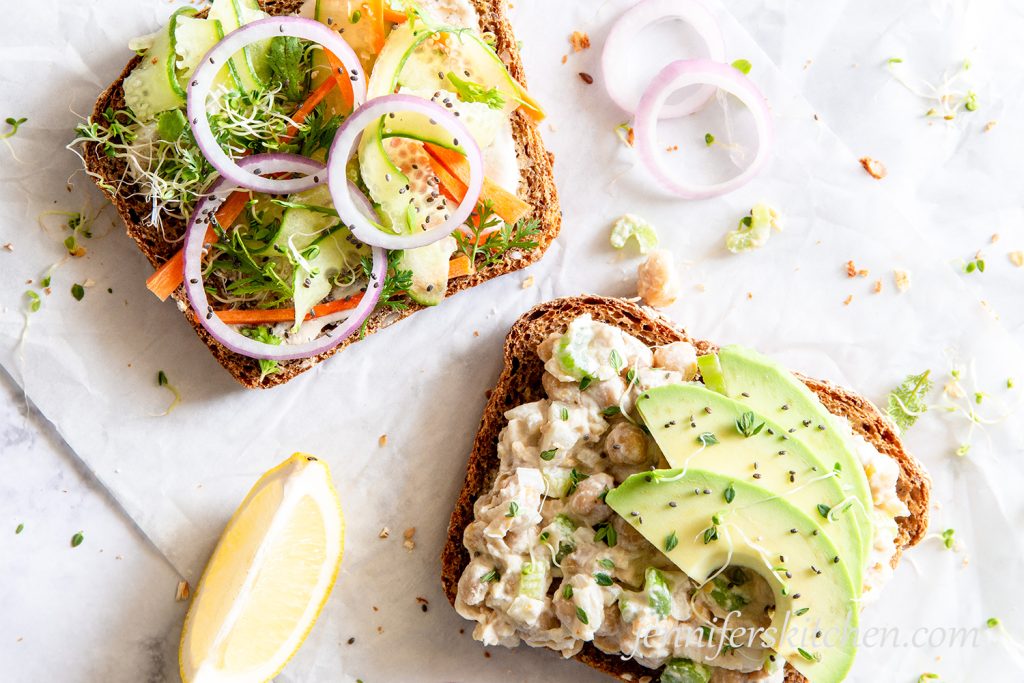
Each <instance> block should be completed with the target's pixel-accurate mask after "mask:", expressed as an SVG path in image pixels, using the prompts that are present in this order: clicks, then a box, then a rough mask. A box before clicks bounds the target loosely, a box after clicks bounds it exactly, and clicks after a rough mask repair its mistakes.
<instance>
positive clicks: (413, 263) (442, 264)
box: [397, 236, 456, 306]
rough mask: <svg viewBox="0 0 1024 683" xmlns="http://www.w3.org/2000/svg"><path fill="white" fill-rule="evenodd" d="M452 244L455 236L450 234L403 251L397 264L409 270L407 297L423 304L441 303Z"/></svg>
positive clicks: (445, 286) (453, 246)
mask: <svg viewBox="0 0 1024 683" xmlns="http://www.w3.org/2000/svg"><path fill="white" fill-rule="evenodd" d="M455 248H456V244H455V238H454V237H451V236H449V237H445V238H444V239H442V240H438V241H437V242H434V243H432V244H428V245H427V246H425V247H418V248H416V249H406V250H405V251H403V252H402V255H401V256H400V257H399V259H398V266H397V268H398V270H408V271H411V272H412V286H411V287H409V298H410V299H412V300H413V301H415V302H416V303H418V304H423V305H424V306H436V305H437V304H439V303H441V300H442V299H444V295H445V292H446V291H447V290H448V261H449V260H451V257H452V254H453V253H455Z"/></svg>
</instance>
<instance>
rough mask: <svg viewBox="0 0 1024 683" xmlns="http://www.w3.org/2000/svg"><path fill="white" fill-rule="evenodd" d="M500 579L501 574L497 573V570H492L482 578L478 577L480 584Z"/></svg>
mask: <svg viewBox="0 0 1024 683" xmlns="http://www.w3.org/2000/svg"><path fill="white" fill-rule="evenodd" d="M500 578H501V574H499V573H498V570H497V569H492V570H491V571H489V572H487V573H486V574H484V575H483V576H481V577H480V583H491V582H492V581H497V580H498V579H500Z"/></svg>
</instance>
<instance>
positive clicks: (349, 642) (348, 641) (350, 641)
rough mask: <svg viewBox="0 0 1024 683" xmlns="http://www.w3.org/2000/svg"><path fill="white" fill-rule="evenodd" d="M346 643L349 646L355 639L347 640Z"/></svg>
mask: <svg viewBox="0 0 1024 683" xmlns="http://www.w3.org/2000/svg"><path fill="white" fill-rule="evenodd" d="M346 642H347V643H348V644H349V645H351V644H352V643H354V642H356V639H355V638H349V639H348V640H347V641H346Z"/></svg>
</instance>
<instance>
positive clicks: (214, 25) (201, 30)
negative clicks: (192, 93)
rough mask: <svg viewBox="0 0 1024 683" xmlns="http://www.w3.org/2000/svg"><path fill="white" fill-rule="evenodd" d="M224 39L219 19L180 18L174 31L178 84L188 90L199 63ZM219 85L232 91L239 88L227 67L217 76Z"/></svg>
mask: <svg viewBox="0 0 1024 683" xmlns="http://www.w3.org/2000/svg"><path fill="white" fill-rule="evenodd" d="M223 37H224V28H223V27H222V26H221V23H220V21H218V20H217V19H196V18H195V17H179V19H178V25H177V26H176V27H175V30H174V39H175V40H174V42H175V53H176V54H177V62H176V67H177V70H178V83H179V85H180V86H181V87H182V88H183V89H186V90H187V86H188V80H189V79H190V78H192V74H193V73H195V70H196V67H198V66H199V62H201V61H203V57H204V56H205V55H206V53H207V52H209V51H210V48H212V47H213V46H214V45H216V44H217V43H218V42H220V40H221V39H222V38H223ZM217 85H218V86H224V87H227V88H230V89H234V88H236V87H237V84H236V83H235V81H234V79H233V78H232V76H231V72H230V71H229V70H228V68H227V67H225V68H224V69H221V72H220V73H219V74H218V75H217Z"/></svg>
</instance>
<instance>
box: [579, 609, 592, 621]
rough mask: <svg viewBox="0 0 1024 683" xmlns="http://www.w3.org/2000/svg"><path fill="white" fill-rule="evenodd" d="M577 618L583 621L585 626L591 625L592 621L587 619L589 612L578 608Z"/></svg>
mask: <svg viewBox="0 0 1024 683" xmlns="http://www.w3.org/2000/svg"><path fill="white" fill-rule="evenodd" d="M576 618H577V619H579V620H580V621H582V622H583V623H584V624H590V619H589V618H588V617H587V612H586V610H584V609H583V608H582V607H577V608H576Z"/></svg>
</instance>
